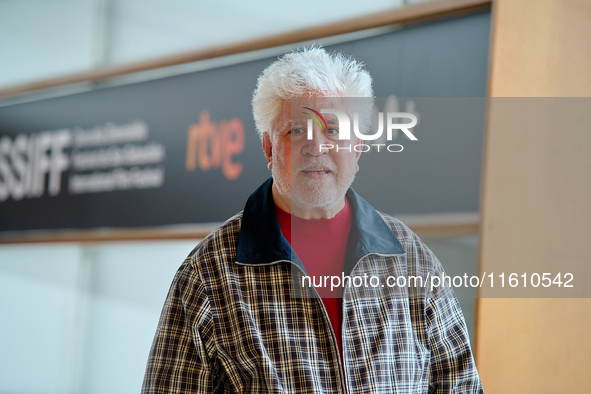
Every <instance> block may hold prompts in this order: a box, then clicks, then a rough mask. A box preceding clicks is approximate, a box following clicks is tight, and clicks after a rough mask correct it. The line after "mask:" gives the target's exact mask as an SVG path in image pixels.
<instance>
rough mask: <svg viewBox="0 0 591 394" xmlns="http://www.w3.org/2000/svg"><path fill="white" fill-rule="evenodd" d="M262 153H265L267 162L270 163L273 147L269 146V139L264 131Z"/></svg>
mask: <svg viewBox="0 0 591 394" xmlns="http://www.w3.org/2000/svg"><path fill="white" fill-rule="evenodd" d="M263 151H264V152H265V157H266V158H267V162H268V163H271V158H272V157H273V146H272V145H271V137H270V136H269V133H267V132H266V131H264V132H263Z"/></svg>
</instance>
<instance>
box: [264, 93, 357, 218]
mask: <svg viewBox="0 0 591 394" xmlns="http://www.w3.org/2000/svg"><path fill="white" fill-rule="evenodd" d="M341 103H342V102H341ZM338 104H339V99H337V98H322V97H316V98H309V99H308V98H306V99H302V100H301V101H298V102H297V103H295V102H294V103H293V105H292V103H291V101H290V100H286V101H285V102H284V104H283V108H282V110H281V112H280V115H279V117H278V119H276V122H275V124H274V128H273V130H272V132H271V133H270V134H269V133H265V134H264V136H263V149H264V150H265V154H266V156H267V159H268V160H270V162H271V164H272V167H271V169H272V171H273V181H274V182H273V187H274V189H275V190H274V191H273V197H274V199H275V203H276V204H277V205H279V207H280V208H282V209H284V210H287V211H288V212H292V213H293V214H294V215H296V216H300V217H304V218H308V219H313V218H314V219H318V218H326V217H333V216H334V215H336V214H337V213H338V212H339V211H340V210H341V209H342V208H343V206H344V201H345V200H344V196H345V193H346V192H347V189H348V188H349V186H350V185H351V183H352V182H353V179H354V177H355V173H356V172H357V170H358V167H357V161H358V159H359V155H360V153H359V152H355V150H354V149H353V148H351V152H349V151H348V149H346V150H345V149H339V150H338V152H337V149H336V147H337V145H338V146H339V148H342V147H348V146H349V145H351V146H352V147H353V146H355V144H357V143H359V142H360V141H356V140H354V141H347V140H339V139H338V122H337V119H336V117H335V116H334V115H332V114H323V116H324V119H325V120H326V122H327V124H328V130H327V129H326V127H324V126H323V127H322V128H321V127H320V126H319V125H318V124H317V122H316V121H313V138H312V139H311V140H309V139H308V138H307V126H306V125H307V121H308V119H312V118H311V117H310V116H309V115H306V114H304V112H308V113H310V112H311V111H309V110H306V109H304V108H303V107H309V108H313V109H315V110H316V111H320V109H329V108H337V106H338ZM292 108H293V110H292ZM338 109H342V105H341V108H338ZM321 144H330V145H333V146H334V148H333V149H323V150H322V151H321V150H320V146H321ZM277 200H279V201H277Z"/></svg>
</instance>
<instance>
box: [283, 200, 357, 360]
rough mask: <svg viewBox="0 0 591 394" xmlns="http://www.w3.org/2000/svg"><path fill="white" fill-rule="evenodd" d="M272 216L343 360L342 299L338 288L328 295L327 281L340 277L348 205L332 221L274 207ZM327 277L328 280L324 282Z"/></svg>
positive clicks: (349, 223) (350, 216)
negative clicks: (308, 283)
mask: <svg viewBox="0 0 591 394" xmlns="http://www.w3.org/2000/svg"><path fill="white" fill-rule="evenodd" d="M275 212H276V215H277V220H278V221H279V225H280V226H281V231H282V232H283V236H284V237H285V238H286V239H287V241H288V242H289V243H290V244H291V247H292V248H293V250H294V251H295V252H296V253H297V255H298V257H299V258H300V260H301V262H302V264H303V265H304V268H305V269H306V272H307V275H308V276H309V277H310V278H311V279H312V283H313V284H314V286H315V287H316V290H317V291H318V294H319V295H320V297H321V298H322V302H323V303H324V307H325V308H326V312H327V313H328V317H329V318H330V322H331V324H332V328H333V330H334V333H335V335H336V338H337V343H338V346H339V352H341V356H342V346H341V324H342V321H343V308H342V305H343V299H342V294H341V287H340V286H339V287H338V289H336V288H335V290H334V291H333V292H331V280H330V277H331V276H338V277H339V278H341V277H342V273H343V266H344V263H345V253H346V250H347V239H348V238H349V230H350V229H351V223H352V220H353V218H352V214H351V207H350V205H349V202H348V201H347V199H345V207H344V208H343V209H342V210H341V211H340V212H339V213H338V214H337V215H336V216H335V217H334V218H331V219H311V220H309V219H302V218H299V217H297V216H293V215H290V214H289V213H287V212H285V211H284V210H282V209H281V208H279V207H277V206H275ZM326 276H328V277H329V278H328V280H327V281H325V277H326ZM335 285H336V282H335Z"/></svg>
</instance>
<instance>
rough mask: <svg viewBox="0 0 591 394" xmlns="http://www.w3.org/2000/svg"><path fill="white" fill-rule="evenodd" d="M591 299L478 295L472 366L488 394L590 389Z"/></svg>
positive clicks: (578, 391) (586, 391)
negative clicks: (590, 338) (511, 297)
mask: <svg viewBox="0 0 591 394" xmlns="http://www.w3.org/2000/svg"><path fill="white" fill-rule="evenodd" d="M590 310H591V300H589V299H499V298H497V299H492V298H488V299H480V302H479V304H478V328H479V330H478V344H477V351H478V354H477V359H476V365H477V366H478V370H479V372H480V377H481V379H482V382H483V386H484V391H485V392H486V393H487V394H496V393H499V394H500V393H502V394H512V393H519V394H523V393H540V394H544V393H588V392H589V382H588V380H589V373H590V366H591V342H590V341H589V339H588V338H589V329H590V327H591V318H590V313H589V311H590Z"/></svg>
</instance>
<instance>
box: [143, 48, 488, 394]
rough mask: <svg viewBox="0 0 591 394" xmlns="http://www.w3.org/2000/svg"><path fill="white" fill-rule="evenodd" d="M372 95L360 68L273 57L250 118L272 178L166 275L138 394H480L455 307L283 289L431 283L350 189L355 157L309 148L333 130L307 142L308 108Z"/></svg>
mask: <svg viewBox="0 0 591 394" xmlns="http://www.w3.org/2000/svg"><path fill="white" fill-rule="evenodd" d="M372 96H373V91H372V87H371V77H370V75H369V73H368V72H367V71H366V70H364V69H363V66H362V64H360V63H358V62H356V61H354V60H352V59H349V58H346V57H345V56H342V55H340V54H328V53H327V52H326V51H324V50H323V49H321V48H310V49H304V50H302V51H298V52H294V53H290V54H287V55H285V56H283V57H282V58H280V59H279V60H278V61H276V62H274V63H273V64H271V65H270V66H269V67H268V68H267V69H266V70H265V71H264V72H263V74H262V75H261V76H260V77H259V80H258V86H257V88H256V90H255V92H254V96H253V100H252V103H253V113H254V118H255V122H256V125H257V128H258V130H259V133H260V136H261V138H262V146H263V151H264V153H265V156H266V158H267V161H268V167H269V169H271V170H272V178H270V179H269V180H267V181H266V182H265V183H264V184H263V185H262V186H260V187H259V188H258V189H257V190H256V191H255V192H254V193H253V194H252V195H251V196H250V197H249V199H248V201H247V202H246V206H245V208H244V210H243V211H242V212H240V213H238V214H237V215H236V216H234V217H232V218H230V219H229V220H228V221H227V222H226V223H224V224H223V225H222V226H221V227H220V228H218V229H217V230H215V231H214V232H213V233H211V234H210V235H209V236H207V237H206V238H205V239H204V240H203V242H201V243H200V244H199V245H198V246H197V247H196V248H195V249H194V250H193V252H192V253H191V254H190V255H189V257H188V258H187V259H186V260H185V262H184V263H183V264H182V265H181V267H180V269H179V270H178V272H177V275H176V277H175V278H174V281H173V284H172V287H171V289H170V292H169V294H168V297H167V300H166V303H165V306H164V309H163V311H162V316H161V319H160V323H159V325H158V329H157V332H156V336H155V339H154V343H153V345H152V350H151V352H150V356H149V360H148V365H147V368H146V375H145V378H144V385H143V392H144V393H230V392H231V393H257V394H259V393H364V394H365V393H426V392H437V393H448V392H449V393H451V392H454V393H476V392H482V386H481V384H480V380H479V377H478V373H477V371H476V368H475V365H474V360H473V357H472V353H471V350H470V345H469V340H468V335H467V330H466V325H465V322H464V319H463V316H462V313H461V310H460V307H459V305H458V302H457V300H456V299H455V298H453V297H450V296H445V295H444V294H443V293H441V294H438V293H437V292H438V289H430V288H426V289H423V288H422V289H420V290H419V291H414V290H412V289H405V290H406V292H404V294H405V296H402V295H401V294H402V293H397V294H394V293H388V292H385V293H382V294H379V295H375V296H368V294H361V293H359V289H355V291H352V290H349V289H348V288H347V287H343V288H342V293H341V292H340V291H339V292H338V294H336V293H327V292H323V291H322V289H314V288H312V289H311V290H310V289H305V288H303V287H302V286H300V285H301V284H300V283H299V281H298V280H297V277H298V275H300V276H302V275H308V276H313V275H320V276H323V275H326V274H328V273H331V274H336V273H343V274H344V275H353V273H357V274H360V273H362V272H367V270H368V269H376V268H377V270H378V271H379V272H382V273H396V274H399V275H407V276H411V275H422V276H425V275H441V274H442V273H443V269H442V268H441V265H440V263H439V262H438V260H437V259H436V257H435V256H434V255H433V254H432V252H431V251H430V250H429V249H428V248H427V247H426V246H425V245H424V244H423V242H422V241H421V240H420V239H419V238H418V237H417V236H416V235H415V234H414V233H413V232H412V231H411V230H409V229H408V227H406V226H405V225H404V224H403V223H401V222H400V221H398V220H396V219H394V218H392V217H390V216H387V215H385V214H382V213H379V212H378V211H376V210H375V209H374V208H373V207H371V206H370V205H369V204H368V203H367V202H366V201H365V200H363V199H362V198H361V197H360V196H359V195H357V194H356V193H355V192H354V191H353V190H352V189H350V186H351V183H352V182H353V179H354V177H355V174H356V172H357V171H358V170H359V167H358V165H357V162H358V159H359V155H360V153H359V152H356V151H355V150H354V149H340V150H338V151H337V149H322V146H328V145H329V144H330V145H332V146H340V147H341V148H344V147H345V145H344V144H350V141H344V140H341V139H339V138H337V137H336V136H337V135H338V132H339V130H338V127H337V126H338V122H337V121H336V119H335V118H331V116H330V115H327V116H325V117H323V122H320V121H319V122H317V123H314V124H313V128H312V130H310V131H308V128H309V127H310V126H309V123H308V121H307V120H308V119H309V118H310V117H311V114H312V113H313V112H310V111H314V108H313V107H314V106H316V108H336V107H337V106H339V105H341V104H343V102H345V103H346V98H347V97H367V98H371V97H372ZM298 97H299V98H301V99H298V100H301V101H298V100H296V101H295V102H293V103H292V100H291V99H292V98H298ZM292 105H293V108H294V109H295V110H292ZM331 106H332V107H331ZM302 107H304V108H305V109H303V110H302ZM316 119H318V117H316ZM355 142H359V141H355ZM323 144H324V145H323ZM372 267H373V268H372ZM294 273H296V274H298V275H294ZM294 278H296V279H294ZM296 290H299V291H296ZM308 290H309V291H308ZM306 292H307V293H306ZM310 295H311V296H310Z"/></svg>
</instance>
